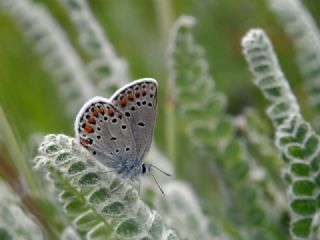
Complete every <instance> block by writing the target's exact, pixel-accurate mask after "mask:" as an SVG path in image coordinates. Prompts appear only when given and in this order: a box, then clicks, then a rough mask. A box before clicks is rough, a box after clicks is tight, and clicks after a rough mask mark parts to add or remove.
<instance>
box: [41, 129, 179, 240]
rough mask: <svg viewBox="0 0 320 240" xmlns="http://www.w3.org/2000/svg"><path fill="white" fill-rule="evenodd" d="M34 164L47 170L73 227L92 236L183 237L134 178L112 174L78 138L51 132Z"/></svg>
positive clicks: (134, 237) (88, 236) (95, 237)
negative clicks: (154, 207)
mask: <svg viewBox="0 0 320 240" xmlns="http://www.w3.org/2000/svg"><path fill="white" fill-rule="evenodd" d="M35 167H36V168H39V169H43V170H44V171H47V172H48V174H49V175H50V178H51V179H52V180H53V181H54V182H55V184H56V186H57V191H60V194H59V200H60V202H61V203H62V204H63V206H64V210H65V212H66V214H67V215H68V216H70V217H72V218H73V219H74V220H73V226H74V228H75V229H76V230H77V231H78V232H82V233H85V235H86V237H87V239H101V238H103V237H104V238H108V237H113V238H116V239H142V238H148V239H178V237H177V235H176V234H175V233H174V232H173V231H172V230H170V229H169V228H167V227H166V226H165V225H164V224H163V222H162V220H161V218H160V216H159V215H158V213H157V212H156V211H154V210H152V209H150V208H149V207H148V206H147V205H146V204H145V203H144V202H143V201H142V200H141V199H140V197H139V194H138V192H137V190H136V189H134V188H133V186H134V184H133V183H131V182H130V180H126V179H123V178H121V177H120V176H118V175H116V174H114V173H111V172H109V173H108V169H107V168H106V167H105V166H103V165H102V164H100V163H99V162H98V161H97V160H95V159H94V158H93V157H92V156H91V155H90V153H89V152H87V150H86V149H84V148H83V147H82V146H80V145H78V144H77V143H76V142H75V141H74V139H72V138H69V137H67V136H65V135H48V136H46V137H45V139H44V141H43V142H42V144H41V145H40V148H39V155H38V157H36V159H35Z"/></svg>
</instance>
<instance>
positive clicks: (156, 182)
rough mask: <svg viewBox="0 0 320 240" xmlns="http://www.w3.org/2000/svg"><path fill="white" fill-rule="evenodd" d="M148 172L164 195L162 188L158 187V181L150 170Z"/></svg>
mask: <svg viewBox="0 0 320 240" xmlns="http://www.w3.org/2000/svg"><path fill="white" fill-rule="evenodd" d="M150 174H151V176H152V177H153V180H154V181H155V182H156V184H157V186H158V188H159V190H160V192H161V193H162V194H163V195H165V194H164V191H163V190H162V188H161V187H160V184H159V183H158V181H157V179H156V178H155V177H154V176H153V174H152V172H150Z"/></svg>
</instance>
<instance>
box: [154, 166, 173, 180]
mask: <svg viewBox="0 0 320 240" xmlns="http://www.w3.org/2000/svg"><path fill="white" fill-rule="evenodd" d="M150 166H151V167H153V168H155V169H157V170H158V171H160V172H162V173H163V174H164V175H166V176H169V177H171V176H172V175H171V174H170V173H167V172H165V171H163V170H161V169H160V168H158V167H157V166H155V165H153V164H150Z"/></svg>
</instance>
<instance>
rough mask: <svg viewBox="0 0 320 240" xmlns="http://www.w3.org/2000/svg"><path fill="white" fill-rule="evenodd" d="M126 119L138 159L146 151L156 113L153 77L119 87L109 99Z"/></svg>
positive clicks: (141, 159) (149, 142) (148, 146)
mask: <svg viewBox="0 0 320 240" xmlns="http://www.w3.org/2000/svg"><path fill="white" fill-rule="evenodd" d="M110 101H111V102H112V104H113V105H114V106H116V107H117V108H118V109H119V110H120V112H121V113H123V115H124V116H125V118H127V119H128V122H129V124H130V128H131V130H132V134H133V138H134V141H135V144H136V152H137V157H138V158H137V159H138V161H143V159H144V157H145V155H146V153H148V151H149V149H150V146H151V142H152V137H153V132H154V126H155V120H156V113H157V82H156V80H154V79H149V78H145V79H141V80H137V81H134V82H132V83H130V84H128V85H126V86H124V87H123V88H121V89H119V90H118V91H117V92H116V93H115V94H114V95H113V96H112V97H111V99H110Z"/></svg>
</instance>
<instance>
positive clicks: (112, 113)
mask: <svg viewBox="0 0 320 240" xmlns="http://www.w3.org/2000/svg"><path fill="white" fill-rule="evenodd" d="M108 114H109V116H111V117H112V116H113V115H114V110H113V109H112V108H109V109H108Z"/></svg>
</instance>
